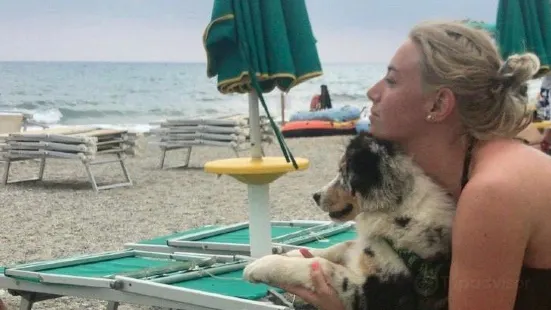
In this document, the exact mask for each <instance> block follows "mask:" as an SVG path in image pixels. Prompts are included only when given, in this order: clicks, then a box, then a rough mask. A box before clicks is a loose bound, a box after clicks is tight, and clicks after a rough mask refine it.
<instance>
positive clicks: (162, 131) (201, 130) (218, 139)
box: [150, 118, 273, 169]
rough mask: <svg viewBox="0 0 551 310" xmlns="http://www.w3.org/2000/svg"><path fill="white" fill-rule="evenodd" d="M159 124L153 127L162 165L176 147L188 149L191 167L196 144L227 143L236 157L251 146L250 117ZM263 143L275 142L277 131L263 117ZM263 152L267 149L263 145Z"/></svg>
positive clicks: (160, 165) (152, 131)
mask: <svg viewBox="0 0 551 310" xmlns="http://www.w3.org/2000/svg"><path fill="white" fill-rule="evenodd" d="M151 124H152V125H159V128H156V129H152V130H151V131H150V132H151V133H152V134H153V136H154V137H155V138H157V141H154V142H152V144H157V145H158V146H159V147H160V148H161V152H162V153H161V159H160V162H159V167H160V168H161V169H163V168H164V166H165V159H166V153H167V152H168V151H173V150H182V149H183V150H185V151H186V157H185V162H184V164H183V165H180V166H177V167H188V165H189V161H190V158H191V151H192V148H193V147H197V146H211V147H225V148H229V149H231V150H233V152H234V153H235V156H236V157H239V153H240V152H242V151H246V150H249V149H250V148H251V140H250V129H249V123H248V119H247V118H234V119H172V120H165V121H162V122H154V123H151ZM260 127H261V132H262V137H261V139H262V143H272V142H273V131H272V129H271V128H270V125H269V123H268V121H267V119H261V124H260ZM261 149H262V153H263V154H264V149H263V148H262V147H261Z"/></svg>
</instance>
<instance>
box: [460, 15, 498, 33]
mask: <svg viewBox="0 0 551 310" xmlns="http://www.w3.org/2000/svg"><path fill="white" fill-rule="evenodd" d="M461 22H463V23H464V24H466V25H468V26H471V27H473V28H475V29H481V30H485V31H487V32H488V33H490V35H491V36H492V37H495V35H496V25H495V24H491V23H486V22H483V21H476V20H472V19H464V20H462V21H461Z"/></svg>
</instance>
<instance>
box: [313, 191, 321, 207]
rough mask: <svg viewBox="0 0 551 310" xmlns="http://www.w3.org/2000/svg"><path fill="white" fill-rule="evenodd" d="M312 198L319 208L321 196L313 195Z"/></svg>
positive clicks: (318, 194)
mask: <svg viewBox="0 0 551 310" xmlns="http://www.w3.org/2000/svg"><path fill="white" fill-rule="evenodd" d="M312 197H314V201H315V202H316V204H317V205H318V206H319V205H320V199H321V194H320V193H315V194H314V195H312Z"/></svg>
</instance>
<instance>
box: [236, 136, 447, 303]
mask: <svg viewBox="0 0 551 310" xmlns="http://www.w3.org/2000/svg"><path fill="white" fill-rule="evenodd" d="M314 200H315V201H316V203H317V205H318V206H319V207H320V208H321V209H322V210H323V211H325V212H328V214H329V217H330V218H331V219H332V220H334V221H348V220H354V221H355V222H356V231H357V238H356V239H355V240H353V241H349V242H343V243H340V244H336V245H333V246H331V247H329V248H326V249H312V250H311V252H312V254H313V255H314V258H304V257H303V256H302V255H301V254H300V252H299V251H291V252H287V253H285V254H283V255H268V256H265V257H262V258H259V259H257V260H255V261H253V262H252V263H250V264H249V265H248V266H247V267H246V268H245V270H244V278H245V279H246V280H248V281H250V282H264V283H266V284H269V285H273V286H278V285H281V284H288V285H302V286H305V287H308V288H313V284H312V281H311V277H310V270H311V269H310V265H311V264H312V263H313V262H314V261H318V262H319V264H320V267H321V269H322V271H323V272H324V274H325V275H326V277H327V278H328V279H329V281H330V283H331V285H332V286H333V287H334V288H335V289H336V290H337V292H338V294H339V296H340V298H341V300H342V301H343V303H344V304H345V305H346V307H347V309H370V310H375V309H376V310H383V309H385V310H386V309H419V308H420V307H421V308H425V309H446V307H447V298H446V296H447V295H446V292H447V286H446V284H447V279H440V278H438V276H439V275H438V274H439V272H440V271H441V270H439V268H442V266H444V267H443V268H444V269H446V266H447V267H448V270H449V264H448V261H449V257H450V253H451V226H452V221H453V217H454V215H455V202H454V200H453V199H452V197H451V196H449V195H448V194H447V193H446V192H445V191H444V190H443V189H442V188H441V187H439V186H438V185H437V184H435V183H434V182H433V181H432V180H431V179H430V178H429V177H428V176H427V175H425V174H424V172H423V171H422V170H421V168H419V167H418V166H416V165H415V164H414V162H413V161H412V159H411V158H410V157H408V156H407V155H406V154H405V153H403V152H402V151H401V150H400V149H399V147H398V146H397V145H395V144H393V143H391V142H389V141H384V140H380V139H377V138H375V137H373V136H371V135H370V134H368V133H362V134H359V135H358V136H356V137H354V138H353V139H352V140H351V141H350V143H349V144H348V146H347V148H346V151H345V153H344V155H343V156H342V158H341V161H340V162H339V164H338V173H337V176H336V177H335V178H334V179H333V180H332V181H331V182H329V183H328V184H327V185H326V186H325V187H324V188H322V189H321V191H319V192H317V193H315V194H314ZM442 261H444V262H445V264H436V265H435V264H433V262H442ZM435 266H436V267H437V268H433V267H435ZM443 286H446V287H443ZM436 291H440V293H441V294H440V295H437V296H436V295H435V293H436ZM435 296H436V297H435ZM421 304H422V305H421Z"/></svg>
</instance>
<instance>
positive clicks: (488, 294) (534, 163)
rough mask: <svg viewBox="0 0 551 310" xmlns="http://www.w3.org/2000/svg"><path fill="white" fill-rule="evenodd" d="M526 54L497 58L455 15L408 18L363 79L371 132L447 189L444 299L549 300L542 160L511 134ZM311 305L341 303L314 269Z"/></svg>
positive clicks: (549, 239) (550, 265) (529, 70)
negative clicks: (383, 64)
mask: <svg viewBox="0 0 551 310" xmlns="http://www.w3.org/2000/svg"><path fill="white" fill-rule="evenodd" d="M538 68H539V60H538V58H537V57H535V56H534V55H532V54H521V55H514V56H511V57H510V58H509V59H507V60H506V61H503V60H502V59H501V58H500V55H499V53H498V51H497V50H496V47H495V45H494V44H492V42H491V39H490V37H489V36H488V34H487V33H486V32H484V31H480V30H475V29H472V28H470V27H468V26H464V25H463V24H461V23H459V22H457V23H456V22H432V23H422V24H419V25H417V26H415V27H414V28H413V29H412V30H411V32H410V34H409V37H408V39H407V40H406V41H405V42H404V43H403V44H402V45H401V46H400V47H399V49H398V50H397V52H396V54H395V55H394V56H393V58H392V60H391V61H390V64H389V66H388V71H387V73H386V75H385V77H384V78H383V79H382V80H381V81H379V82H378V83H376V84H375V85H374V86H373V87H371V89H369V91H368V93H367V95H368V97H369V98H370V99H371V100H372V101H373V107H372V109H371V116H370V121H371V129H370V131H371V132H372V133H373V134H374V135H375V136H377V137H380V138H385V139H390V140H393V141H396V142H398V143H399V144H401V146H402V147H403V148H404V149H405V150H406V151H407V152H408V153H409V154H410V155H411V156H413V158H414V160H415V161H416V162H417V163H418V164H419V165H420V166H421V167H422V168H423V169H424V170H425V171H426V173H428V174H429V175H430V176H431V177H432V178H433V179H434V180H436V181H437V182H438V183H439V184H441V185H442V186H443V187H444V188H446V189H447V190H448V191H449V193H450V195H452V196H453V197H454V198H455V199H456V200H457V204H458V205H457V215H456V219H455V223H454V227H453V240H452V241H453V242H452V243H453V250H452V263H451V271H450V277H449V290H448V296H449V307H448V309H451V310H463V309H465V310H490V309H499V310H511V309H530V310H537V309H551V293H550V291H549V288H551V225H550V219H551V159H550V157H549V156H548V155H546V154H544V153H543V152H540V151H538V150H536V149H534V148H531V147H529V146H526V145H524V144H523V143H522V142H520V141H518V140H516V139H514V137H515V136H516V135H517V133H519V132H520V131H521V130H522V129H524V128H525V127H526V126H527V125H528V123H529V118H527V116H528V115H527V114H528V112H527V110H526V106H527V102H528V97H527V85H526V82H527V81H528V80H529V79H531V78H532V76H533V75H534V74H535V73H536V72H537V71H538ZM312 277H313V280H314V283H316V293H314V292H311V291H308V290H305V289H304V288H299V287H286V288H285V289H287V290H288V291H290V292H292V293H296V294H297V295H299V296H300V297H302V298H303V299H305V300H306V301H307V302H309V303H311V304H313V305H315V306H317V307H318V308H319V309H327V310H329V309H330V310H338V309H343V306H342V304H340V302H339V300H338V298H336V296H335V294H334V291H333V289H332V288H331V287H329V286H328V284H327V283H326V282H325V281H324V276H323V275H322V274H321V273H320V271H319V270H313V271H312Z"/></svg>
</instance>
